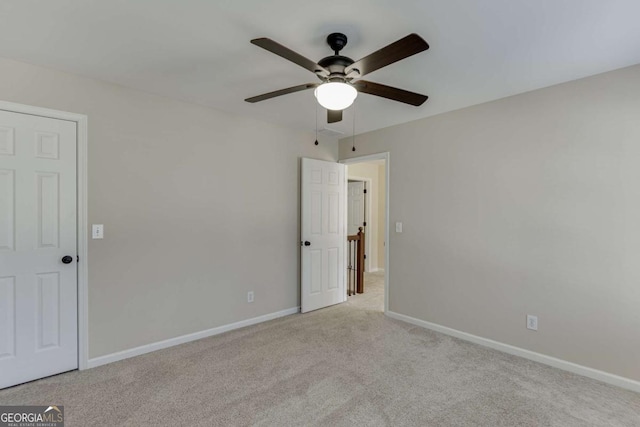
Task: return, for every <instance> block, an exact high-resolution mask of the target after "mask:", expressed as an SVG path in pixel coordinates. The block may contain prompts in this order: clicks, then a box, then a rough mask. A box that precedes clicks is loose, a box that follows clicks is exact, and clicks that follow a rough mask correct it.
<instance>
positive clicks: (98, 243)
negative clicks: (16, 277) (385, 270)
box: [0, 59, 337, 357]
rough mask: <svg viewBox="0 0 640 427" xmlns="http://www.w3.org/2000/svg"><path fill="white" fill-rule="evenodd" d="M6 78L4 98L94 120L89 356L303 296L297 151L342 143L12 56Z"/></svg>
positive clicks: (0, 92)
mask: <svg viewBox="0 0 640 427" xmlns="http://www.w3.org/2000/svg"><path fill="white" fill-rule="evenodd" d="M0 77H1V78H0V99H2V100H4V101H11V102H17V103H22V104H29V105H35V106H39V107H47V108H53V109H58V110H64V111H70V112H74V113H81V114H86V115H88V116H89V166H88V168H89V222H90V223H101V224H105V239H104V240H91V241H90V242H89V299H90V301H89V338H90V339H89V353H90V357H97V356H101V355H106V354H110V353H113V352H116V351H120V350H125V349H129V348H132V347H136V346H140V345H143V344H148V343H152V342H156V341H160V340H164V339H168V338H172V337H176V336H180V335H183V334H188V333H192V332H197V331H202V330H205V329H209V328H213V327H216V326H221V325H225V324H228V323H232V322H237V321H240V320H244V319H248V318H252V317H256V316H260V315H264V314H268V313H272V312H276V311H280V310H284V309H288V308H292V307H296V306H298V305H299V267H298V265H299V262H298V259H299V175H298V171H299V157H301V156H305V157H314V158H319V159H324V160H335V159H336V158H337V142H336V141H321V144H320V146H318V147H316V146H314V145H313V141H314V139H315V138H314V135H313V134H307V133H303V132H294V131H291V130H287V129H285V128H282V127H278V126H274V125H270V124H266V123H262V122H258V121H255V120H250V119H245V118H241V117H238V116H234V115H230V114H227V113H223V112H220V111H215V110H211V109H207V108H203V107H199V106H196V105H191V104H187V103H182V102H178V101H174V100H170V99H167V98H163V97H158V96H154V95H150V94H147V93H144V92H139V91H135V90H131V89H127V88H124V87H120V86H116V85H112V84H109V83H103V82H98V81H95V80H91V79H87V78H83V77H78V76H75V75H71V74H67V73H62V72H58V71H53V70H49V69H45V68H40V67H35V66H32V65H27V64H23V63H19V62H14V61H9V60H3V59H0ZM249 290H253V291H254V292H255V302H254V303H253V304H247V302H246V295H247V291H249Z"/></svg>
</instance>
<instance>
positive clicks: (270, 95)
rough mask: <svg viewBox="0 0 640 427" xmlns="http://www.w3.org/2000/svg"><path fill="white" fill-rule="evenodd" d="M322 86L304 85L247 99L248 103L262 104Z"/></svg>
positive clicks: (316, 84)
mask: <svg viewBox="0 0 640 427" xmlns="http://www.w3.org/2000/svg"><path fill="white" fill-rule="evenodd" d="M318 86H320V83H307V84H303V85H298V86H293V87H288V88H286V89H280V90H274V91H273V92H269V93H263V94H262V95H258V96H253V97H251V98H247V99H245V101H247V102H251V103H254V102H260V101H264V100H266V99H271V98H275V97H276V96H281V95H287V94H289V93H294V92H300V91H301V90H306V89H313V88H315V87H318Z"/></svg>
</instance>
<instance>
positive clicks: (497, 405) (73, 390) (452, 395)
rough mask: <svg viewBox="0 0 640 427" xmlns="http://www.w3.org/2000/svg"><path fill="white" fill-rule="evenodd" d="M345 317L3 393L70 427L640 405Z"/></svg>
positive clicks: (637, 399)
mask: <svg viewBox="0 0 640 427" xmlns="http://www.w3.org/2000/svg"><path fill="white" fill-rule="evenodd" d="M382 295H383V286H382V280H381V277H380V276H379V275H378V276H376V275H368V277H367V287H366V293H365V294H364V295H357V296H354V297H350V298H349V301H348V302H347V303H344V304H340V305H337V306H333V307H330V308H327V309H323V310H318V311H315V312H312V313H308V314H305V315H301V314H297V315H293V316H288V317H285V318H281V319H277V320H274V321H271V322H267V323H263V324H260V325H256V326H251V327H248V328H244V329H240V330H236V331H232V332H229V333H226V334H223V335H218V336H216V337H211V338H207V339H203V340H200V341H195V342H192V343H188V344H184V345H181V346H178V347H173V348H169V349H166V350H161V351H157V352H155V353H150V354H147V355H144V356H139V357H136V358H132V359H128V360H124V361H121V362H117V363H112V364H110V365H105V366H102V367H99V368H95V369H90V370H87V371H83V372H77V371H76V372H70V373H67V374H62V375H58V376H55V377H50V378H47V379H44V380H40V381H36V382H32V383H29V384H24V385H21V386H17V387H13V388H10V389H6V390H2V391H0V404H4V405H6V404H47V405H48V404H61V405H64V406H65V415H66V418H67V423H66V425H67V426H69V427H71V426H104V425H107V426H118V425H126V426H178V425H180V426H241V425H257V426H302V425H321V426H492V427H493V426H563V427H566V426H581V427H583V426H634V427H637V426H639V425H640V394H636V393H633V392H630V391H625V390H622V389H619V388H616V387H613V386H609V385H606V384H603V383H600V382H597V381H594V380H590V379H588V378H584V377H581V376H578V375H573V374H570V373H567V372H564V371H560V370H557V369H554V368H550V367H547V366H544V365H540V364H537V363H534V362H530V361H528V360H525V359H520V358H518V357H514V356H510V355H507V354H503V353H500V352H498V351H494V350H491V349H487V348H484V347H481V346H477V345H475V344H471V343H467V342H464V341H460V340H457V339H455V338H451V337H449V336H446V335H441V334H438V333H435V332H431V331H428V330H425V329H422V328H419V327H415V326H413V325H409V324H406V323H403V322H399V321H396V320H393V319H389V318H387V317H385V316H384V314H383V313H382Z"/></svg>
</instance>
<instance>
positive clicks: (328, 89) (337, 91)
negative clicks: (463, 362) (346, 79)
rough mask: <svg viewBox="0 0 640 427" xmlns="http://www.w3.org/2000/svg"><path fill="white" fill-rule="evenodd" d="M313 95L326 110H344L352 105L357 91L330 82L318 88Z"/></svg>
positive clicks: (343, 84) (350, 87)
mask: <svg viewBox="0 0 640 427" xmlns="http://www.w3.org/2000/svg"><path fill="white" fill-rule="evenodd" d="M313 94H314V95H315V97H316V99H317V100H318V102H319V103H320V105H322V106H323V107H324V108H326V109H327V110H344V109H345V108H347V107H349V106H350V105H351V104H353V101H354V100H355V99H356V96H358V91H357V90H356V88H354V87H353V86H351V85H350V84H347V83H340V82H330V83H324V84H321V85H320V86H318V87H317V88H316V90H315V92H314V93H313Z"/></svg>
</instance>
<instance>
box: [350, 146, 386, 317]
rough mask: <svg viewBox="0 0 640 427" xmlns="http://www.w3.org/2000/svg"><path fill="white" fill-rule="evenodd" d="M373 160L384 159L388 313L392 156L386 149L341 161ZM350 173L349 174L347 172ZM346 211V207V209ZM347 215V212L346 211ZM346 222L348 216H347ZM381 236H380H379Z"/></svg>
mask: <svg viewBox="0 0 640 427" xmlns="http://www.w3.org/2000/svg"><path fill="white" fill-rule="evenodd" d="M373 160H384V182H385V192H384V193H385V194H384V199H385V200H384V242H385V243H384V312H385V313H387V312H388V311H389V287H390V286H391V283H390V282H389V270H390V268H389V250H390V249H389V193H390V186H389V177H390V176H391V174H390V173H389V168H390V164H389V163H390V162H389V160H390V156H389V152H388V151H386V152H384V153H376V154H369V155H367V156H360V157H352V158H349V159H344V160H340V162H339V163H344V164H345V165H349V164H352V163H364V162H371V161H373ZM347 175H348V174H347ZM345 212H346V209H345ZM345 215H346V213H345ZM345 224H346V217H345ZM378 238H380V236H378Z"/></svg>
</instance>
